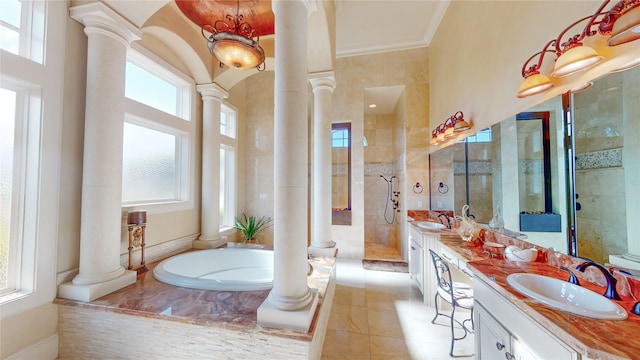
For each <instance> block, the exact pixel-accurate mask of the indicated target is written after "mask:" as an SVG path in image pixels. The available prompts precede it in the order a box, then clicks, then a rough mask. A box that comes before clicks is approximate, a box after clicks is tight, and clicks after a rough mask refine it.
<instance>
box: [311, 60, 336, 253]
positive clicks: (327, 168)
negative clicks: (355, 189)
mask: <svg viewBox="0 0 640 360" xmlns="http://www.w3.org/2000/svg"><path fill="white" fill-rule="evenodd" d="M311 85H312V86H313V94H314V108H313V138H314V143H313V202H312V206H313V217H312V222H311V247H318V248H331V247H334V246H335V245H336V243H335V242H334V241H332V240H331V194H332V193H331V97H332V94H333V89H335V86H336V83H335V78H334V76H333V72H323V73H317V74H312V75H311Z"/></svg>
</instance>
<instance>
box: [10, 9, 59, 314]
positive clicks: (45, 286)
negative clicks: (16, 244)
mask: <svg viewBox="0 0 640 360" xmlns="http://www.w3.org/2000/svg"><path fill="white" fill-rule="evenodd" d="M37 4H38V5H42V6H41V7H40V8H39V9H37V11H41V13H39V14H38V16H40V15H41V16H44V19H45V21H44V34H45V36H44V37H43V39H44V42H45V44H46V45H45V46H44V47H43V49H44V51H46V53H45V54H44V56H43V58H44V60H45V61H44V63H42V64H41V63H37V62H35V61H33V60H30V59H27V58H25V57H23V56H20V55H16V54H14V53H11V52H9V51H6V50H3V49H0V57H1V61H2V67H1V68H0V74H1V76H0V82H3V83H5V84H6V83H9V82H11V83H13V84H15V85H17V86H20V87H23V88H25V89H28V93H29V94H28V98H29V101H30V103H29V106H28V111H29V114H28V117H29V118H28V122H29V124H28V126H29V130H30V131H31V134H29V136H30V141H31V142H32V143H31V144H29V146H30V147H31V148H30V149H31V150H32V151H31V152H30V153H29V154H28V156H29V159H26V161H27V164H28V165H27V169H26V170H27V171H28V172H27V173H26V175H25V176H26V177H25V180H26V183H25V184H24V186H25V191H24V197H23V198H22V201H24V206H25V207H24V213H23V218H22V219H23V220H24V222H23V224H22V226H23V233H22V235H23V239H21V240H22V241H23V243H22V244H21V245H22V253H21V254H20V269H21V271H22V273H21V275H20V281H21V283H20V284H18V285H19V287H20V289H19V290H17V291H15V292H12V293H10V294H4V295H3V296H0V319H3V320H4V319H6V318H10V317H12V316H15V315H17V314H20V313H23V312H25V311H28V310H31V309H34V308H36V307H39V306H42V305H45V304H48V303H51V302H52V301H53V299H54V298H55V296H56V271H57V256H52V254H56V252H57V240H58V236H59V219H58V215H57V214H59V212H60V184H61V181H60V179H61V173H60V171H61V159H62V155H61V149H62V124H63V96H62V93H61V92H60V91H58V90H59V87H60V84H61V83H63V82H64V79H63V77H64V52H60V51H57V50H58V49H59V46H57V45H58V44H61V43H64V39H65V34H66V33H65V25H66V21H67V16H68V8H67V4H66V3H65V2H56V1H41V2H40V1H38V2H37ZM44 109H46V111H44ZM23 280H24V281H23Z"/></svg>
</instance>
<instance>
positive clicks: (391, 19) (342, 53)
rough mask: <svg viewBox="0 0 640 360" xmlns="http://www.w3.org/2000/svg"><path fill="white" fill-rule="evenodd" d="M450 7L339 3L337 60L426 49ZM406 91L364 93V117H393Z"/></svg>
mask: <svg viewBox="0 0 640 360" xmlns="http://www.w3.org/2000/svg"><path fill="white" fill-rule="evenodd" d="M448 6H449V0H438V1H436V0H386V1H382V0H336V56H337V57H348V56H357V55H366V54H374V53H381V52H388V51H399V50H406V49H413V48H419V47H427V46H429V44H430V43H431V38H432V37H433V35H434V34H435V32H436V30H437V28H438V25H440V21H441V20H442V17H443V16H444V13H445V12H446V11H447V7H448ZM403 91H404V87H403V86H388V87H377V88H368V89H365V92H364V102H365V104H364V112H365V114H367V115H381V114H391V113H393V111H394V109H395V107H396V104H397V103H398V99H399V98H400V96H401V95H402V92H403ZM370 104H375V105H376V107H375V108H372V107H369V105H370Z"/></svg>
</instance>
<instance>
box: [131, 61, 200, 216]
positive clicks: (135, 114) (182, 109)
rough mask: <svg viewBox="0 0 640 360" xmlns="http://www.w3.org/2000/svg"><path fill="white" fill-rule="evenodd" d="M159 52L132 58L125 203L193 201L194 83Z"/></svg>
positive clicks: (134, 204)
mask: <svg viewBox="0 0 640 360" xmlns="http://www.w3.org/2000/svg"><path fill="white" fill-rule="evenodd" d="M152 57H153V55H151V54H147V55H143V54H142V53H140V52H137V51H132V52H131V53H130V54H129V56H128V59H127V73H126V83H125V96H126V97H127V101H126V108H125V111H126V115H125V125H124V138H123V157H122V160H123V161H122V166H123V168H122V203H123V205H124V206H131V207H133V206H136V205H143V204H144V205H149V204H172V203H174V204H175V203H181V202H186V201H191V198H192V196H191V195H190V194H191V193H192V191H191V190H192V189H191V183H192V181H191V172H190V169H192V166H191V165H192V164H191V163H192V162H193V153H194V143H195V140H194V139H195V127H194V124H193V122H192V121H190V120H191V112H190V101H191V97H192V92H193V85H192V84H190V83H189V82H188V81H187V80H185V79H183V78H182V77H180V76H178V75H176V74H175V73H173V72H172V71H170V70H168V66H163V65H161V64H160V60H158V59H152Z"/></svg>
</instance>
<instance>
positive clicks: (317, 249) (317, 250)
mask: <svg viewBox="0 0 640 360" xmlns="http://www.w3.org/2000/svg"><path fill="white" fill-rule="evenodd" d="M331 243H333V245H332V246H327V247H323V246H316V244H311V246H309V247H308V248H307V253H308V254H309V255H311V256H315V257H318V256H326V257H336V256H338V249H337V248H336V247H335V246H336V243H335V242H334V241H332V242H331Z"/></svg>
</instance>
